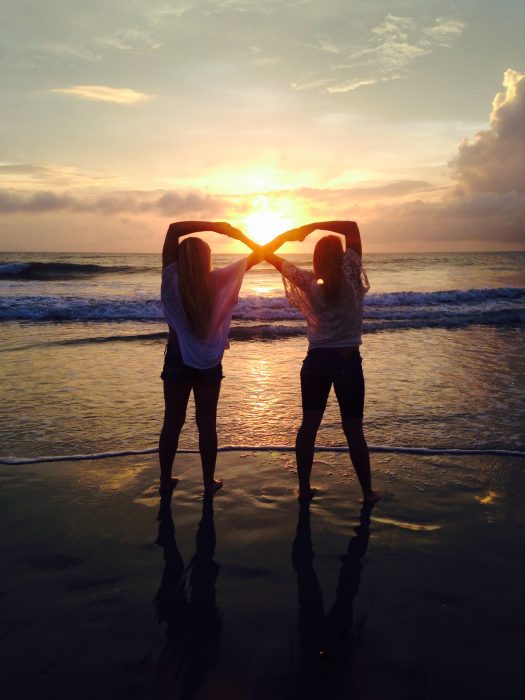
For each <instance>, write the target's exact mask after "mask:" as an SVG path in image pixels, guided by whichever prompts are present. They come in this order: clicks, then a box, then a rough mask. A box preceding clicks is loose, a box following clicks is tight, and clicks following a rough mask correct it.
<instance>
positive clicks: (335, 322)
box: [281, 248, 370, 349]
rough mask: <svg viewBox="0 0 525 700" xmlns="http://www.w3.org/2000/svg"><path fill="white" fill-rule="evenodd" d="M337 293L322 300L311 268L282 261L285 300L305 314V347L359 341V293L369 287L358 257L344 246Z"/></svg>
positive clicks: (360, 306) (360, 323)
mask: <svg viewBox="0 0 525 700" xmlns="http://www.w3.org/2000/svg"><path fill="white" fill-rule="evenodd" d="M341 264H342V273H343V274H342V277H341V284H342V287H341V297H340V299H339V301H338V302H337V303H335V304H334V303H329V302H327V301H326V300H325V297H324V293H323V289H322V285H319V284H317V279H316V278H315V275H314V274H313V272H309V271H308V270H303V269H301V268H300V267H297V266H296V265H293V264H292V263H290V262H288V261H285V263H284V264H283V267H282V271H281V272H282V276H283V283H284V289H285V292H286V298H287V299H288V302H289V303H290V304H291V305H292V306H295V307H296V308H298V309H299V311H300V312H301V313H302V314H304V316H305V318H306V331H307V335H308V341H309V344H308V347H309V348H310V349H312V348H338V347H339V348H341V347H350V346H353V345H360V344H361V329H362V325H363V297H364V295H365V294H366V292H367V291H368V289H369V286H370V285H369V284H368V279H367V276H366V273H365V271H364V270H363V266H362V264H361V258H360V257H359V255H358V254H357V253H356V252H355V251H353V250H352V249H351V248H347V249H346V251H345V254H344V255H343V259H342V263H341Z"/></svg>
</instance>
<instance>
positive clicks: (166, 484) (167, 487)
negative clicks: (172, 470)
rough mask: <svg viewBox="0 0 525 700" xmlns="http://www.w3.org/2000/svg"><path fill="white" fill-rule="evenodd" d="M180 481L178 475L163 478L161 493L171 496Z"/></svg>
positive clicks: (160, 487)
mask: <svg viewBox="0 0 525 700" xmlns="http://www.w3.org/2000/svg"><path fill="white" fill-rule="evenodd" d="M178 483H179V480H178V478H177V477H176V476H172V477H170V478H169V479H161V481H160V486H159V493H160V495H161V496H169V495H170V494H171V492H172V491H173V489H174V488H175V486H177V484H178Z"/></svg>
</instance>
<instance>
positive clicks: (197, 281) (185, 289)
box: [179, 238, 213, 339]
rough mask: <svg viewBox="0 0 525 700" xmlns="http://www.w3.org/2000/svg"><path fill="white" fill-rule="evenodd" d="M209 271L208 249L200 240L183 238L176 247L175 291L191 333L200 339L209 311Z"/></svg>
mask: <svg viewBox="0 0 525 700" xmlns="http://www.w3.org/2000/svg"><path fill="white" fill-rule="evenodd" d="M210 270H211V250H210V246H209V245H208V244H207V243H206V242H205V241H203V240H202V239H201V238H185V239H184V240H183V241H182V243H181V244H180V245H179V292H180V297H181V300H182V305H183V307H184V311H185V312H186V318H187V319H188V324H189V326H190V329H191V332H192V333H193V335H195V336H197V338H201V339H204V338H205V337H206V336H207V335H208V331H209V330H210V323H211V316H212V312H213V299H212V294H211V285H210Z"/></svg>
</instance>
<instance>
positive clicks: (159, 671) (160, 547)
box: [0, 453, 525, 700]
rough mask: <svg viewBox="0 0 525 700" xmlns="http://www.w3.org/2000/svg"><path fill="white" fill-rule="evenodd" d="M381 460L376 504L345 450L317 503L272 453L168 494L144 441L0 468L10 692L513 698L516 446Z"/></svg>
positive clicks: (184, 469) (518, 625)
mask: <svg viewBox="0 0 525 700" xmlns="http://www.w3.org/2000/svg"><path fill="white" fill-rule="evenodd" d="M374 459H375V461H374V472H375V475H376V487H377V488H378V490H380V491H382V492H383V493H384V498H383V500H382V501H381V502H380V503H379V504H378V505H377V506H375V507H374V508H373V510H372V511H363V510H362V509H361V507H360V504H359V502H358V495H359V494H358V490H357V487H356V483H355V479H354V478H353V476H352V474H351V472H350V471H349V469H348V463H347V460H346V458H345V456H344V455H337V454H333V455H331V454H322V455H319V460H318V462H317V463H316V465H315V467H314V472H315V475H316V478H315V479H314V483H315V484H316V485H317V486H318V487H319V489H320V492H319V495H318V496H317V498H316V499H315V500H314V501H313V503H312V505H311V506H310V507H309V508H308V507H300V506H299V504H298V503H297V501H296V500H295V498H294V489H295V476H294V474H293V462H292V457H291V455H282V454H277V453H268V454H266V453H246V454H244V453H234V454H221V455H220V457H219V465H220V466H219V467H218V470H217V475H218V476H220V477H223V478H224V479H225V487H224V488H223V489H222V490H221V491H220V492H219V493H218V494H217V495H216V496H215V498H214V500H213V501H211V500H210V501H208V500H206V501H203V499H202V497H201V487H200V483H199V466H198V458H196V457H195V456H193V455H184V456H180V458H179V460H178V464H177V469H176V472H175V473H177V474H178V475H180V476H181V481H180V483H179V485H178V487H177V489H176V490H175V492H174V495H173V499H172V503H171V508H170V506H169V504H168V503H165V504H163V505H162V507H161V504H160V501H159V497H158V494H157V491H156V477H157V465H156V459H155V458H154V457H151V458H150V457H148V458H141V459H139V460H137V458H132V457H127V458H119V459H108V460H101V461H98V462H77V463H72V462H71V463H60V464H42V465H36V466H35V465H32V466H31V465H29V466H17V467H2V468H1V470H0V484H1V486H2V488H1V489H0V500H1V513H2V515H1V526H2V535H3V536H2V563H3V566H2V568H3V571H4V575H3V577H2V581H3V582H2V591H1V592H2V602H3V613H2V619H3V622H2V660H1V665H2V668H1V672H0V692H1V693H2V697H4V698H8V699H11V698H17V699H18V698H26V697H27V698H29V697H38V698H39V699H47V698H53V699H60V698H64V699H65V698H68V699H69V698H72V697H73V698H75V699H82V698H86V699H87V698H93V697H97V698H170V699H171V698H184V697H185V698H194V697H195V698H212V699H215V698H220V699H222V698H226V699H227V700H236V699H237V698H239V699H241V698H242V699H246V700H251V699H253V698H255V699H258V698H261V699H266V698H310V697H311V698H323V699H324V698H358V699H363V700H364V699H366V700H385V699H388V700H392V699H397V698H399V699H400V700H408V699H412V698H413V699H416V698H417V699H422V698H425V699H426V698H429V699H432V700H434V699H435V698H443V699H445V698H446V699H447V700H450V699H451V698H462V699H465V698H476V699H480V698H491V699H492V698H497V697H500V698H505V699H506V700H510V699H514V698H516V700H517V699H518V698H521V697H522V692H523V681H524V680H525V679H524V674H523V671H522V657H523V650H524V649H523V639H524V633H525V599H524V597H523V584H524V582H525V562H524V559H523V551H525V547H524V545H525V529H524V527H523V525H524V520H525V517H524V514H523V513H524V511H523V496H524V491H525V470H524V468H523V467H524V464H523V460H518V459H508V458H498V457H490V458H489V457H476V458H472V457H468V458H467V457H463V458H458V457H454V458H450V457H423V458H421V457H416V456H409V457H407V456H403V455H394V456H390V457H382V456H376V457H375V458H374ZM469 472H470V473H471V474H472V479H469V478H468V475H469ZM459 473H461V475H462V476H461V478H458V476H457V475H458V474H459Z"/></svg>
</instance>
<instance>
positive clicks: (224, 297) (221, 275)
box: [160, 258, 246, 369]
mask: <svg viewBox="0 0 525 700" xmlns="http://www.w3.org/2000/svg"><path fill="white" fill-rule="evenodd" d="M245 272H246V258H242V259H241V260H238V261H237V262H234V263H232V264H231V265H228V266H227V267H222V268H220V269H218V270H212V271H211V272H210V277H211V289H212V294H213V314H212V319H211V325H210V330H209V332H208V335H207V336H206V338H204V339H201V338H197V337H196V336H195V335H193V333H192V332H191V330H190V327H189V324H188V320H187V318H186V312H185V311H184V306H183V303H182V299H181V297H180V293H179V268H178V264H177V263H176V262H174V263H171V265H167V266H166V267H165V268H164V270H163V271H162V283H161V288H160V298H161V305H162V311H163V313H164V318H165V319H166V322H167V323H168V325H169V326H170V328H173V330H174V331H175V333H176V334H177V338H178V341H179V347H180V352H181V355H182V360H183V362H184V364H186V365H189V366H190V367H197V368H198V369H208V368H210V367H214V366H215V365H218V364H219V362H220V361H221V360H222V356H223V354H224V350H225V349H226V348H228V347H229V343H228V333H229V332H230V323H231V319H232V314H233V307H234V306H235V304H236V303H237V300H238V298H239V289H240V288H241V284H242V280H243V277H244V273H245Z"/></svg>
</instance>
